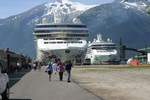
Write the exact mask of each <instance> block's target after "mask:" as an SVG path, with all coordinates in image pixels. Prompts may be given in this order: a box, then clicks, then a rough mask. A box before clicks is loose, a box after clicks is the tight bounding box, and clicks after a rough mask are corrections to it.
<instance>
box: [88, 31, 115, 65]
mask: <svg viewBox="0 0 150 100" xmlns="http://www.w3.org/2000/svg"><path fill="white" fill-rule="evenodd" d="M116 48H117V46H116V45H115V44H114V43H113V42H112V40H110V39H107V41H103V40H102V36H101V34H97V39H94V40H93V42H92V43H90V42H89V45H88V49H87V54H86V58H90V59H91V64H111V63H113V61H114V60H115V59H116V57H117V50H116Z"/></svg>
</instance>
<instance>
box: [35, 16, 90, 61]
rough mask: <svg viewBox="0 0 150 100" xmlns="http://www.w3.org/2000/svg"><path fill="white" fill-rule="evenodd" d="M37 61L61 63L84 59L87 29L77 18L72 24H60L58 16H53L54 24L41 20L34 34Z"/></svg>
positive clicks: (86, 45)
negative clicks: (57, 60) (57, 61)
mask: <svg viewBox="0 0 150 100" xmlns="http://www.w3.org/2000/svg"><path fill="white" fill-rule="evenodd" d="M33 35H34V37H35V46H36V51H37V61H39V62H44V63H49V62H54V61H56V59H59V60H60V61H61V62H65V61H69V60H70V61H72V62H76V60H79V59H80V61H82V60H83V59H84V58H85V54H86V50H87V47H88V43H87V38H88V36H89V32H88V29H87V27H86V25H85V24H82V23H81V21H80V20H79V19H77V18H75V19H73V22H72V23H62V21H61V18H60V14H58V15H55V16H54V23H48V21H47V20H46V19H43V22H42V24H37V25H36V27H35V29H34V33H33Z"/></svg>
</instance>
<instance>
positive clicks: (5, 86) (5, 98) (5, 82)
mask: <svg viewBox="0 0 150 100" xmlns="http://www.w3.org/2000/svg"><path fill="white" fill-rule="evenodd" d="M9 93H10V92H9V78H8V75H7V73H6V71H5V70H4V69H3V66H2V64H1V63H0V95H1V96H2V100H9Z"/></svg>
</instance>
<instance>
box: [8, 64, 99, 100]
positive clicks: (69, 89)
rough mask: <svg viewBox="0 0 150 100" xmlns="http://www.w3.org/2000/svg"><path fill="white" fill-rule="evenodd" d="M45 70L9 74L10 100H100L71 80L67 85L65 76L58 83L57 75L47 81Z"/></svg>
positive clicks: (44, 67) (43, 68)
mask: <svg viewBox="0 0 150 100" xmlns="http://www.w3.org/2000/svg"><path fill="white" fill-rule="evenodd" d="M45 69H46V66H43V67H42V69H41V71H39V70H36V71H34V70H29V69H28V70H22V71H21V72H20V73H16V72H15V73H13V74H10V87H11V88H10V100H102V99H101V98H100V97H98V96H96V95H94V94H92V93H91V92H89V91H87V90H86V89H84V88H82V87H80V86H79V85H78V84H77V83H76V82H74V81H73V80H71V83H67V76H66V75H64V76H63V81H60V80H59V75H58V73H57V74H54V73H53V74H52V79H51V81H49V79H48V75H47V73H45Z"/></svg>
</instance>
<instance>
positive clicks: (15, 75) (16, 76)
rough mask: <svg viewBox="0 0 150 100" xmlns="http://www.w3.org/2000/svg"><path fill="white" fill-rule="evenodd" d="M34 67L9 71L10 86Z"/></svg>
mask: <svg viewBox="0 0 150 100" xmlns="http://www.w3.org/2000/svg"><path fill="white" fill-rule="evenodd" d="M31 70H32V69H25V70H21V71H20V72H14V73H9V74H8V75H9V86H10V88H11V87H12V86H13V85H15V84H16V83H17V82H18V81H20V79H21V78H22V77H23V76H24V75H25V74H27V73H29V72H30V71H31ZM10 100H31V99H10Z"/></svg>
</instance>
